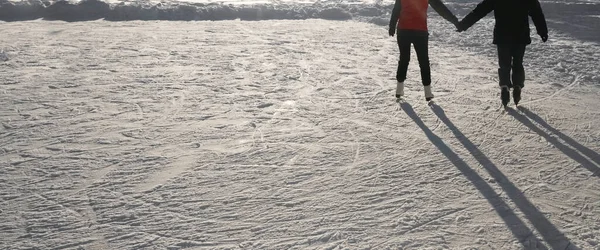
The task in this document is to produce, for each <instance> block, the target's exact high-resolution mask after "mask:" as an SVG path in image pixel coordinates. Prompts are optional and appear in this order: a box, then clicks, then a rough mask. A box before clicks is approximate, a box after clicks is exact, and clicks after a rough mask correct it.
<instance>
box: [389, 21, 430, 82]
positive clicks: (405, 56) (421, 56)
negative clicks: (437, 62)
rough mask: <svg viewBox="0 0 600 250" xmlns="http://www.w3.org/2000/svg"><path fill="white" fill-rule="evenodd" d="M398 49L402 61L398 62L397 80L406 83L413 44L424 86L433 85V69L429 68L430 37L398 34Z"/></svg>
mask: <svg viewBox="0 0 600 250" xmlns="http://www.w3.org/2000/svg"><path fill="white" fill-rule="evenodd" d="M396 38H397V39H398V48H399V49H400V60H399V61H398V70H397V71H396V80H398V81H399V82H404V80H406V72H407V71H408V63H409V62H410V45H411V44H413V45H414V47H415V52H417V59H418V60H419V68H421V80H422V82H423V86H429V85H431V69H430V68H429V48H428V46H429V45H428V43H429V37H428V35H427V34H426V33H425V34H412V33H403V32H401V31H399V32H398V34H397V36H396Z"/></svg>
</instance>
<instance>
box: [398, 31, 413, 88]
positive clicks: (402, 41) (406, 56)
mask: <svg viewBox="0 0 600 250" xmlns="http://www.w3.org/2000/svg"><path fill="white" fill-rule="evenodd" d="M396 38H397V41H398V49H399V50H400V59H399V60H398V69H397V70H396V81H397V83H396V84H397V85H396V98H400V97H401V96H403V95H404V80H406V72H407V71H408V63H409V62H410V44H411V40H410V39H409V37H408V36H402V35H401V34H400V33H399V32H398V33H396Z"/></svg>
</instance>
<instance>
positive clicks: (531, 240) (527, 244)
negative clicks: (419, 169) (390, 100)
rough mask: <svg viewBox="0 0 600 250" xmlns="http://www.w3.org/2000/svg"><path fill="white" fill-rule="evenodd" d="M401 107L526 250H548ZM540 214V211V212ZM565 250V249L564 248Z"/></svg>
mask: <svg viewBox="0 0 600 250" xmlns="http://www.w3.org/2000/svg"><path fill="white" fill-rule="evenodd" d="M400 107H401V108H402V110H404V112H406V114H407V115H408V116H409V117H410V118H411V119H412V120H413V121H414V122H415V123H416V124H417V126H419V127H420V128H421V130H423V132H424V133H425V135H426V136H427V138H429V140H430V141H431V143H432V144H433V145H434V146H436V147H437V148H438V149H439V150H440V152H442V154H444V156H446V158H448V160H449V161H450V162H451V163H452V164H454V166H455V167H456V168H457V169H458V170H459V171H460V172H461V173H462V174H463V175H464V176H465V177H466V178H467V179H468V180H469V181H470V182H471V183H472V184H473V185H474V186H475V187H476V188H477V190H479V192H480V193H481V194H482V195H483V196H484V197H485V198H486V199H487V201H488V203H490V205H491V206H492V208H494V210H495V211H496V213H497V214H498V216H499V217H500V218H502V220H504V224H505V225H506V226H507V227H508V228H509V229H510V231H511V233H512V234H513V236H514V237H515V238H516V239H518V240H519V242H520V243H521V244H522V245H523V247H524V248H526V249H527V248H536V249H547V248H546V247H545V246H544V245H543V244H542V243H541V242H540V240H539V239H538V238H537V237H536V236H535V235H534V234H533V232H532V230H531V229H530V228H529V227H528V226H527V225H526V224H525V223H524V222H523V221H522V220H521V219H520V218H519V217H518V216H517V215H516V214H515V213H514V211H512V210H511V209H510V207H509V206H508V204H506V202H505V201H504V200H503V199H502V197H500V195H499V194H498V193H496V191H494V189H493V188H492V187H491V186H490V185H489V184H488V183H487V182H486V181H485V180H484V179H483V178H482V177H481V176H479V174H477V172H475V171H474V170H473V169H472V168H471V167H470V166H469V165H468V164H467V163H466V162H465V161H464V160H463V159H461V158H460V156H458V155H457V154H456V153H455V152H454V151H453V150H452V149H451V148H450V147H448V145H446V143H445V142H444V141H443V140H442V139H441V138H440V137H438V136H437V135H436V134H435V133H433V131H431V130H430V129H429V128H428V127H427V125H425V123H424V122H423V121H422V120H421V118H420V117H419V116H418V115H417V114H416V113H415V111H414V109H413V107H412V106H411V105H410V104H408V103H401V104H400ZM538 212H539V211H538ZM562 249H564V247H563V248H562Z"/></svg>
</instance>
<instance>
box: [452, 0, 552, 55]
mask: <svg viewBox="0 0 600 250" xmlns="http://www.w3.org/2000/svg"><path fill="white" fill-rule="evenodd" d="M492 10H493V11H494V17H495V18H496V25H495V27H494V44H530V43H531V37H530V35H529V33H530V31H529V16H531V19H532V20H533V23H534V24H535V28H536V29H537V33H538V35H540V36H547V35H548V27H547V26H546V18H545V17H544V13H543V12H542V7H541V6H540V2H539V1H538V0H484V1H483V2H481V3H480V4H478V5H477V7H476V8H475V9H474V10H473V11H471V13H469V14H468V15H467V16H466V17H465V18H464V19H463V20H462V21H460V24H459V26H460V27H461V28H462V29H463V30H466V29H468V28H469V27H471V26H472V25H473V24H475V23H476V22H477V21H479V19H481V18H483V17H485V16H486V15H487V14H488V13H490V12H491V11H492Z"/></svg>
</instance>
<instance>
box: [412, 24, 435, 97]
mask: <svg viewBox="0 0 600 250" xmlns="http://www.w3.org/2000/svg"><path fill="white" fill-rule="evenodd" d="M414 45H415V52H416V53H417V59H418V60H419V68H420V69H421V81H422V82H423V86H424V88H425V99H426V100H427V101H429V100H431V99H432V98H433V93H432V92H431V68H430V66H429V37H428V36H425V35H424V36H419V37H416V38H415V41H414Z"/></svg>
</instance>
